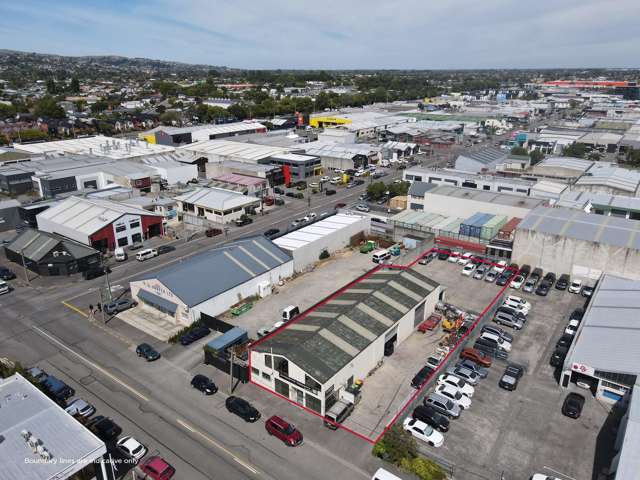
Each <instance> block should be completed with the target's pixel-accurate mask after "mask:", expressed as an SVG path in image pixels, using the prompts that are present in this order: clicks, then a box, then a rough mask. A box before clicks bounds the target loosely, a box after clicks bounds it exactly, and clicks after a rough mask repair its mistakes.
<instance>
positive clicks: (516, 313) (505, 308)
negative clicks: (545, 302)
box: [496, 305, 527, 323]
mask: <svg viewBox="0 0 640 480" xmlns="http://www.w3.org/2000/svg"><path fill="white" fill-rule="evenodd" d="M496 313H506V314H507V315H511V316H512V317H515V318H519V319H520V320H522V322H523V323H526V322H527V316H526V315H525V314H524V313H523V312H521V311H520V309H519V308H514V307H511V306H509V305H501V306H499V307H498V308H497V310H496Z"/></svg>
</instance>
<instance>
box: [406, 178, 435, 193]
mask: <svg viewBox="0 0 640 480" xmlns="http://www.w3.org/2000/svg"><path fill="white" fill-rule="evenodd" d="M434 188H436V184H435V183H427V182H419V181H417V180H414V181H413V182H412V183H411V186H410V187H409V195H410V196H412V197H424V194H425V193H427V192H428V191H429V190H433V189H434Z"/></svg>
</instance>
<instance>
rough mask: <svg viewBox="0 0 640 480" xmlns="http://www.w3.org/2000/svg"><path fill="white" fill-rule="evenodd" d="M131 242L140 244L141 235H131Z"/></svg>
mask: <svg viewBox="0 0 640 480" xmlns="http://www.w3.org/2000/svg"><path fill="white" fill-rule="evenodd" d="M131 241H132V242H133V243H140V242H142V235H140V234H139V233H134V234H133V235H131Z"/></svg>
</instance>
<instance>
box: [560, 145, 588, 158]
mask: <svg viewBox="0 0 640 480" xmlns="http://www.w3.org/2000/svg"><path fill="white" fill-rule="evenodd" d="M586 154H587V147H586V145H585V144H584V143H572V144H571V145H567V146H566V147H564V148H563V149H562V155H564V156H565V157H575V158H585V156H586Z"/></svg>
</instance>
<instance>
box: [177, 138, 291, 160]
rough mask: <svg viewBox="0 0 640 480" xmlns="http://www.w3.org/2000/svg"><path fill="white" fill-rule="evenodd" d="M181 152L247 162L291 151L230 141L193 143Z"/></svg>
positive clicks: (284, 148)
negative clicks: (239, 159)
mask: <svg viewBox="0 0 640 480" xmlns="http://www.w3.org/2000/svg"><path fill="white" fill-rule="evenodd" d="M180 150H188V151H191V152H196V153H198V154H201V155H221V156H225V157H230V158H243V159H247V160H255V161H257V160H263V159H265V158H269V157H271V156H273V155H278V154H282V153H287V152H289V151H290V150H291V149H290V148H286V147H271V146H268V145H255V144H251V143H243V142H232V141H229V140H207V141H204V142H196V143H191V144H189V145H185V146H184V147H180Z"/></svg>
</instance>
